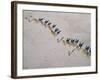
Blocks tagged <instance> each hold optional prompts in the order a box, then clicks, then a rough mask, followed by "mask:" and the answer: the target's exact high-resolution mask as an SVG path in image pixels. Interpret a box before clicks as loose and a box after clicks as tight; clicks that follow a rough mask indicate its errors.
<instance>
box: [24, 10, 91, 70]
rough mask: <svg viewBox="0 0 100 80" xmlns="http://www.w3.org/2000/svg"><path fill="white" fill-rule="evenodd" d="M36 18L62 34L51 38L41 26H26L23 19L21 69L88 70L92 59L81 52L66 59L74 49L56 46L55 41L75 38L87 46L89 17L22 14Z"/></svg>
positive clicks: (49, 13)
mask: <svg viewBox="0 0 100 80" xmlns="http://www.w3.org/2000/svg"><path fill="white" fill-rule="evenodd" d="M31 15H32V16H33V17H35V18H39V17H46V18H47V19H49V20H50V21H52V23H55V24H57V25H58V27H59V28H60V29H61V30H62V33H61V34H60V35H59V36H57V37H54V36H53V35H52V34H51V32H50V30H49V29H48V28H45V26H43V25H42V24H41V23H38V22H35V21H33V22H31V23H29V22H28V21H27V20H25V19H24V27H23V51H24V53H23V55H24V56H23V68H24V69H34V68H52V67H80V66H90V65H91V64H90V63H91V59H90V57H87V56H86V54H85V53H83V52H82V50H75V52H74V53H73V54H72V55H71V56H68V51H69V50H70V51H71V50H72V49H73V46H69V45H66V46H64V45H63V43H62V42H60V43H57V40H56V39H57V38H59V37H61V36H62V35H63V36H64V37H66V38H67V37H70V38H78V39H80V40H81V41H83V42H84V43H85V45H90V26H91V25H90V14H82V13H56V12H40V11H24V16H23V18H25V17H28V16H31Z"/></svg>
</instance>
